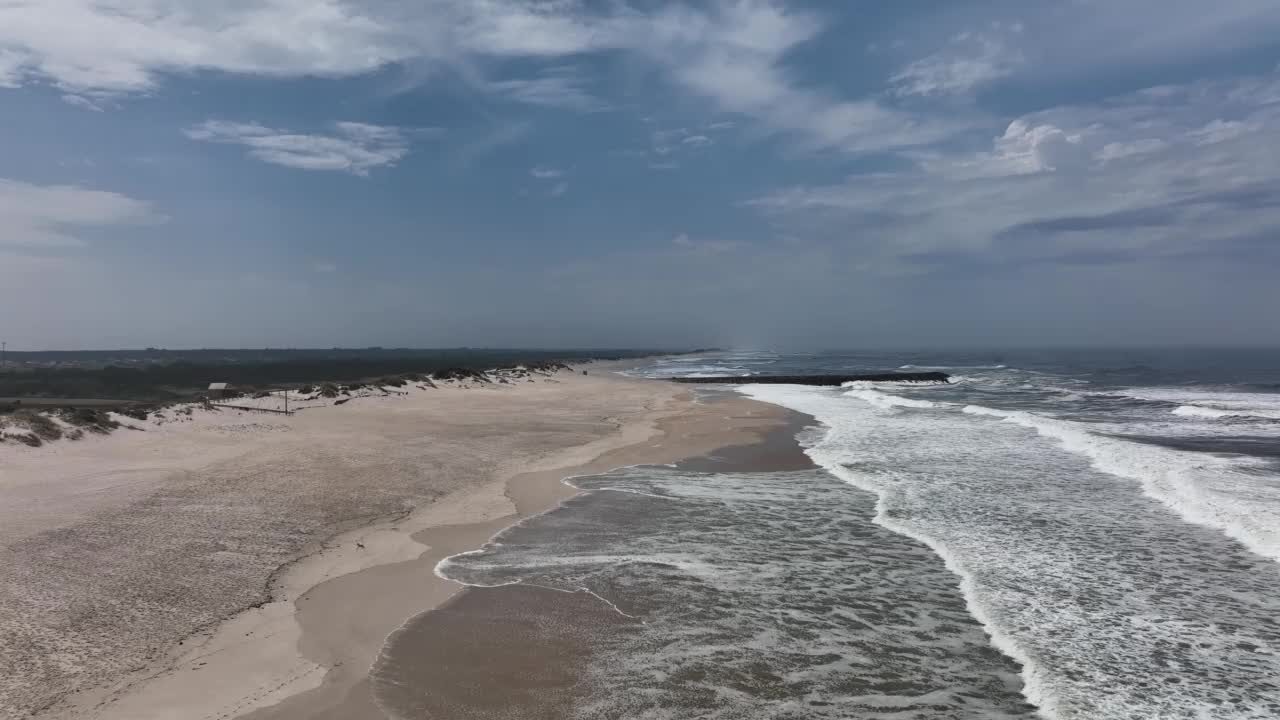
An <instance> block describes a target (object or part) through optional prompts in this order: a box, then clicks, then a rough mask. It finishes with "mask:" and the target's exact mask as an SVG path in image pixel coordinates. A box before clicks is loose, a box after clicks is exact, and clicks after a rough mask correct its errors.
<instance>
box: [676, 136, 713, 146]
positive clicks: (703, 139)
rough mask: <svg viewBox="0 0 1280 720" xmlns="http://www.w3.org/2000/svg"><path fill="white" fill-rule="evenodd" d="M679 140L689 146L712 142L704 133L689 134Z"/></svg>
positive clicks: (704, 144)
mask: <svg viewBox="0 0 1280 720" xmlns="http://www.w3.org/2000/svg"><path fill="white" fill-rule="evenodd" d="M680 142H681V144H684V145H688V146H690V147H706V146H707V145H710V144H711V143H712V140H711V138H709V137H707V136H706V135H690V136H689V137H687V138H685V139H683V140H681V141H680Z"/></svg>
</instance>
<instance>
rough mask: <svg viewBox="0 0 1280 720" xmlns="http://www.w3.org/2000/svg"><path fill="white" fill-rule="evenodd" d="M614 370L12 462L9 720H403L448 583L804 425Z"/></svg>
mask: <svg viewBox="0 0 1280 720" xmlns="http://www.w3.org/2000/svg"><path fill="white" fill-rule="evenodd" d="M608 369H609V368H607V367H606V366H595V367H593V369H592V371H591V372H592V374H591V375H589V376H583V375H579V374H570V373H560V374H558V375H556V376H554V377H550V378H539V379H537V381H536V382H527V383H515V384H512V385H494V386H477V387H471V388H468V389H464V388H461V387H456V386H454V387H441V388H439V389H419V388H415V387H411V388H409V389H408V390H407V392H406V393H405V394H389V395H385V396H373V397H363V398H358V399H356V400H353V401H351V402H348V403H346V404H343V405H342V406H340V407H331V406H326V407H312V408H308V409H306V410H304V411H302V412H299V413H297V414H295V415H292V416H276V415H263V414H254V413H241V412H236V411H228V410H222V411H215V412H209V411H203V410H197V411H195V412H193V413H191V414H190V415H189V416H187V415H181V414H175V415H174V416H173V418H172V419H171V421H169V422H165V423H163V424H158V425H157V424H155V423H146V422H134V423H133V424H134V425H137V426H138V427H139V428H140V429H138V430H129V429H121V430H118V431H117V432H115V433H114V434H112V435H110V436H105V437H88V438H86V439H84V440H81V441H77V442H70V441H60V442H58V443H55V444H51V445H49V446H46V447H44V448H25V447H19V446H16V445H12V444H6V445H5V446H4V447H2V448H0V493H2V494H3V497H4V500H5V502H4V503H2V504H0V543H2V546H3V550H2V551H0V579H2V580H3V582H2V583H0V650H2V651H3V652H0V678H4V679H3V680H2V681H0V717H3V718H6V719H8V718H20V717H32V716H34V717H40V718H99V719H103V720H106V719H109V718H171V717H190V718H227V719H230V718H237V717H253V718H313V717H332V718H365V717H367V718H374V719H376V718H381V717H385V714H384V713H383V712H382V711H381V710H380V709H379V708H378V706H377V704H376V703H375V702H374V697H373V694H372V693H371V691H370V683H369V672H370V668H371V667H373V666H374V665H375V663H376V662H377V661H378V660H379V656H380V653H381V652H382V650H383V647H384V643H385V641H386V639H387V637H388V636H389V635H391V634H392V633H394V632H396V630H397V629H398V628H401V627H402V626H404V624H405V623H406V621H409V620H410V619H412V618H414V617H418V616H421V615H422V613H424V612H426V611H428V610H430V609H432V608H434V607H438V606H440V605H441V604H443V603H445V602H446V601H447V600H449V599H450V598H451V597H453V596H455V595H456V594H457V593H458V591H459V589H460V586H459V585H457V584H456V583H453V582H450V581H447V580H443V579H441V578H439V577H437V576H436V575H435V574H433V572H432V569H433V568H434V566H435V565H436V564H437V563H438V562H439V560H441V559H443V558H444V557H447V556H448V555H451V554H454V553H458V552H464V551H467V550H470V549H474V548H477V547H479V546H481V545H482V544H483V543H484V542H485V541H486V540H487V539H488V538H489V537H491V536H493V535H494V534H495V533H497V532H499V531H500V530H502V529H503V528H505V527H508V526H510V525H511V524H513V523H515V522H517V521H518V520H520V519H521V518H524V517H528V516H530V515H533V514H536V513H539V512H542V511H544V510H546V509H548V508H550V507H553V506H555V505H556V504H557V503H558V502H560V501H561V500H563V499H565V498H567V497H569V496H571V495H572V493H573V491H572V489H571V488H569V487H568V486H566V485H564V484H563V483H562V482H561V481H562V480H563V478H565V477H566V476H572V475H579V474H586V473H596V472H603V471H607V470H610V469H613V468H617V467H622V466H628V465H634V464H641V463H670V462H675V461H678V460H681V459H684V458H689V457H694V456H698V455H702V454H705V453H707V452H708V451H710V450H713V449H715V448H721V447H725V446H734V445H744V444H747V443H750V442H752V441H753V440H754V439H756V438H758V437H761V436H762V435H763V434H764V433H766V432H767V431H768V429H769V428H773V427H777V426H778V425H779V423H780V422H781V420H780V418H782V416H783V413H782V412H781V411H780V410H778V409H777V408H774V407H772V406H768V405H763V404H759V403H755V402H753V401H750V400H746V399H742V398H727V399H722V400H719V401H717V402H711V403H708V402H698V401H696V400H695V398H694V396H693V394H692V393H691V392H690V391H689V390H688V389H687V388H681V387H677V386H674V385H669V384H666V383H660V382H652V381H641V380H633V379H628V378H624V377H621V376H618V375H616V374H613V373H611V372H608ZM600 605H601V606H603V603H600ZM566 607H568V605H566ZM598 609H599V608H595V610H598ZM606 609H607V608H606ZM595 610H592V611H591V612H594V611H595Z"/></svg>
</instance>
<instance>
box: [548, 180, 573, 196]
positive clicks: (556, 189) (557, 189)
mask: <svg viewBox="0 0 1280 720" xmlns="http://www.w3.org/2000/svg"><path fill="white" fill-rule="evenodd" d="M567 192H569V183H567V182H563V181H562V182H558V183H556V184H555V185H553V186H552V187H551V197H561V196H562V195H564V194H565V193H567Z"/></svg>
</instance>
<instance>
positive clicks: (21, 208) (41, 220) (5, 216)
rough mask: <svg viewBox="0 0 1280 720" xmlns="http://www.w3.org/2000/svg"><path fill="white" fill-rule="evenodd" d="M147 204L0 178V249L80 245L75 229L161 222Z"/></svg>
mask: <svg viewBox="0 0 1280 720" xmlns="http://www.w3.org/2000/svg"><path fill="white" fill-rule="evenodd" d="M164 220H165V218H164V217H163V216H160V215H157V214H156V213H155V212H153V211H152V209H151V206H150V205H148V204H147V203H145V202H142V201H140V200H135V199H133V198H130V197H128V196H125V195H120V194H118V193H113V192H104V191H101V190H90V189H87V188H82V187H77V186H74V185H33V184H30V183H25V182H19V181H16V180H4V179H0V245H20V246H29V247H82V246H84V245H85V241H84V240H83V239H81V238H80V237H78V236H77V234H76V232H75V231H76V229H77V228H83V229H93V228H104V227H119V226H129V225H149V224H155V223H159V222H164Z"/></svg>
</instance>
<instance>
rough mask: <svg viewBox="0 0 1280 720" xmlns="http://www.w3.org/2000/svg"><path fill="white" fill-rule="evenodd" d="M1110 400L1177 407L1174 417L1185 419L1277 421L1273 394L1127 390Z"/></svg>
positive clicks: (1279, 400)
mask: <svg viewBox="0 0 1280 720" xmlns="http://www.w3.org/2000/svg"><path fill="white" fill-rule="evenodd" d="M1105 394H1106V395H1109V396H1112V397H1117V396H1118V397H1125V398H1130V399H1133V400H1142V401H1146V402H1161V403H1172V404H1176V405H1178V407H1177V408H1175V409H1174V410H1173V413H1174V414H1175V415H1183V416H1187V417H1191V416H1195V417H1204V418H1225V417H1232V416H1236V417H1254V418H1260V419H1264V420H1280V395H1278V394H1275V393H1249V392H1225V391H1215V390H1192V389H1185V388H1129V389H1126V390H1121V391H1118V392H1114V393H1105Z"/></svg>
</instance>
